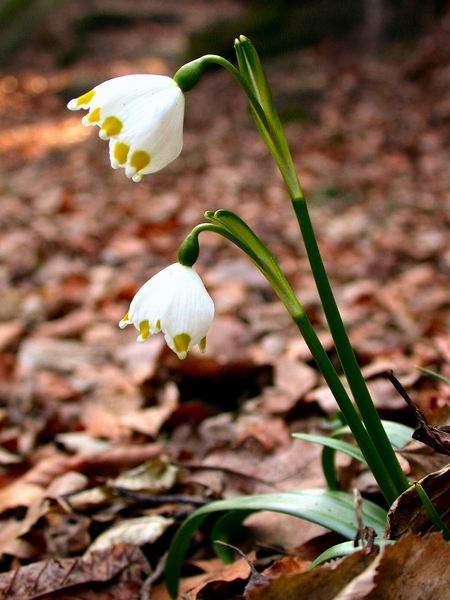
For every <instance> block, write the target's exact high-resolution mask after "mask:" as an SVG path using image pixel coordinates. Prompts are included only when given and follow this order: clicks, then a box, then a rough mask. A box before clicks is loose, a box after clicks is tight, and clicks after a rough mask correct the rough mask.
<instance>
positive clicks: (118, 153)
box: [113, 142, 130, 165]
mask: <svg viewBox="0 0 450 600" xmlns="http://www.w3.org/2000/svg"><path fill="white" fill-rule="evenodd" d="M129 150H130V146H129V145H128V144H124V143H123V142H116V143H115V144H114V149H113V156H114V158H115V159H116V160H117V162H118V163H119V165H123V164H124V163H126V162H127V156H128V152H129Z"/></svg>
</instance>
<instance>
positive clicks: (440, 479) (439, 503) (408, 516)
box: [386, 465, 450, 539]
mask: <svg viewBox="0 0 450 600" xmlns="http://www.w3.org/2000/svg"><path fill="white" fill-rule="evenodd" d="M419 483H420V484H421V485H422V487H423V489H424V490H425V491H426V493H427V495H428V497H429V498H430V500H431V502H432V503H433V506H434V507H435V509H436V511H437V512H438V514H439V516H440V517H441V519H442V521H443V522H444V524H445V525H446V526H447V527H449V528H450V465H449V466H447V467H444V468H443V469H441V470H440V471H436V472H435V473H430V474H429V475H427V476H426V477H424V478H423V479H421V480H420V482H419ZM433 529H434V527H433V524H432V523H431V521H430V518H429V517H428V514H427V512H426V510H425V508H424V506H423V504H422V501H421V500H420V498H419V495H418V494H417V492H416V489H415V488H414V487H410V488H408V489H407V490H406V492H403V494H401V495H400V496H399V497H398V498H397V500H396V501H395V502H394V504H393V505H392V507H391V509H390V511H389V513H388V517H387V524H386V537H388V538H389V539H397V538H399V537H400V536H402V535H403V534H405V533H407V532H412V533H417V534H424V533H428V532H430V531H433Z"/></svg>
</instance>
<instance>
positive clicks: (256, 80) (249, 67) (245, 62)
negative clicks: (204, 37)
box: [234, 35, 276, 115]
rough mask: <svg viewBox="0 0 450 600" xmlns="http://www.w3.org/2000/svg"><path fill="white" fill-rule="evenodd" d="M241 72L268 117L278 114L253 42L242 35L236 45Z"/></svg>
mask: <svg viewBox="0 0 450 600" xmlns="http://www.w3.org/2000/svg"><path fill="white" fill-rule="evenodd" d="M234 49H235V51H236V57H237V62H238V66H239V71H240V72H241V73H242V75H243V76H244V77H245V78H246V80H247V81H248V84H249V85H250V87H251V88H252V90H253V93H254V94H255V96H256V98H257V99H258V102H259V103H260V104H261V106H262V107H263V109H264V111H265V113H266V114H267V115H274V114H276V112H275V108H274V106H273V100H272V92H271V91H270V86H269V84H268V82H267V77H266V74H265V72H264V69H263V66H262V64H261V61H260V59H259V56H258V53H257V52H256V49H255V47H254V46H253V44H252V43H251V41H250V40H249V39H248V38H247V37H245V35H240V36H239V38H238V39H236V41H235V43H234Z"/></svg>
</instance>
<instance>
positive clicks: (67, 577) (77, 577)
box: [0, 544, 149, 600]
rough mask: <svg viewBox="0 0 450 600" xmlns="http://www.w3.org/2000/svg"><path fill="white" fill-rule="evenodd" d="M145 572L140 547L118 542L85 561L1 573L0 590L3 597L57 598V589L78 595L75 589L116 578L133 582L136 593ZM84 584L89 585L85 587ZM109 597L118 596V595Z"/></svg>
mask: <svg viewBox="0 0 450 600" xmlns="http://www.w3.org/2000/svg"><path fill="white" fill-rule="evenodd" d="M148 573H149V565H148V563H147V561H146V559H145V557H144V555H143V554H142V552H141V551H140V550H139V548H136V547H135V546H131V545H127V544H118V545H117V546H115V547H114V548H112V549H111V550H108V551H106V552H98V553H96V554H93V555H92V556H91V557H90V558H89V559H87V560H84V559H79V558H66V559H62V560H53V559H51V560H48V561H40V562H36V563H33V564H31V565H28V566H26V567H20V568H19V569H16V570H14V571H10V572H8V573H4V574H0V593H2V594H3V596H2V597H3V598H5V600H7V599H11V600H12V599H13V598H20V599H21V600H34V599H37V598H41V597H46V598H58V596H54V594H55V593H56V592H62V591H64V592H67V591H68V590H70V593H71V594H78V591H80V592H86V591H88V590H89V591H92V586H95V584H98V583H105V582H111V584H113V580H114V579H115V578H117V577H118V578H119V580H120V581H121V582H129V583H132V584H133V586H132V587H133V588H134V591H135V593H138V592H139V589H140V587H141V584H142V580H143V576H144V575H148ZM113 585H115V584H113ZM84 586H89V587H88V588H87V590H86V588H85V587H84ZM83 588H84V590H83ZM112 591H113V590H111V593H112ZM75 597H78V595H77V596H75ZM111 597H112V598H117V599H118V598H119V596H111ZM59 598H61V596H59Z"/></svg>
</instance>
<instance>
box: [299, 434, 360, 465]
mask: <svg viewBox="0 0 450 600" xmlns="http://www.w3.org/2000/svg"><path fill="white" fill-rule="evenodd" d="M292 437H293V438H295V439H297V440H304V441H305V442H312V443H313V444H320V445H321V446H326V447H327V448H333V450H338V451H339V452H343V453H344V454H348V456H351V457H352V458H354V459H356V460H359V461H360V462H363V463H365V462H366V460H365V458H364V456H363V454H362V452H361V450H360V449H359V448H357V447H356V446H353V445H352V444H349V443H348V442H343V441H342V440H337V439H336V438H334V437H327V436H325V435H311V434H309V433H293V434H292Z"/></svg>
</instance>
